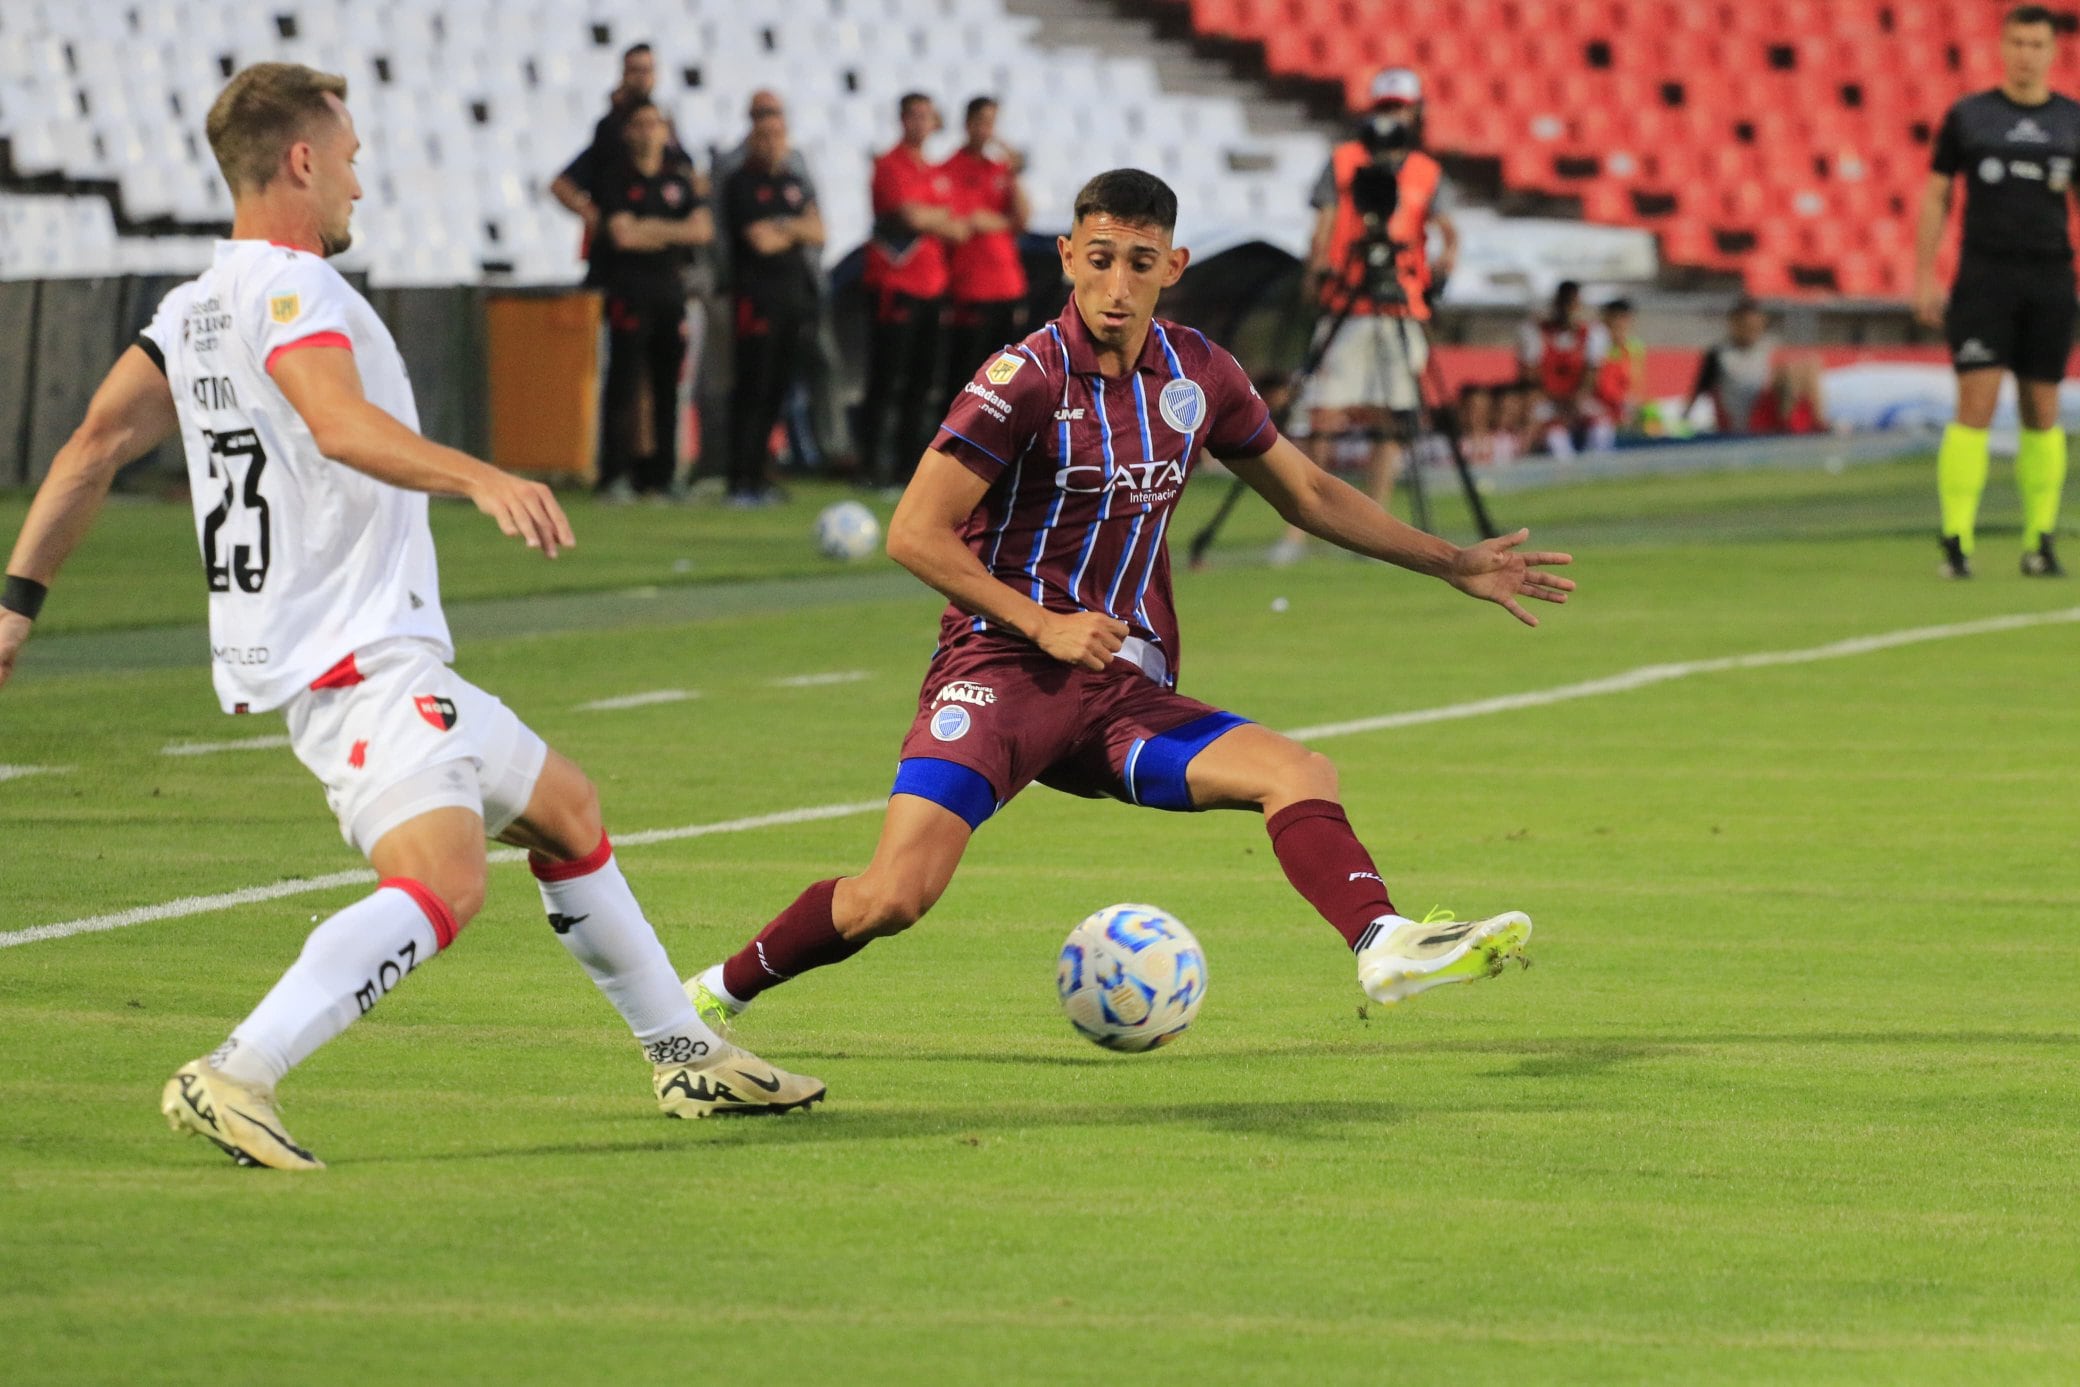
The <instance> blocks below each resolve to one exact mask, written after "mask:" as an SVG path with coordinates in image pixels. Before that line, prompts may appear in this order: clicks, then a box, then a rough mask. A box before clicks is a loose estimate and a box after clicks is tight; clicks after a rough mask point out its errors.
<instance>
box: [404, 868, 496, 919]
mask: <svg viewBox="0 0 2080 1387" xmlns="http://www.w3.org/2000/svg"><path fill="white" fill-rule="evenodd" d="M419 884H420V885H422V886H424V887H425V888H426V889H427V890H429V891H431V892H433V894H434V895H436V896H438V897H439V898H440V901H441V904H443V905H445V906H447V907H448V911H449V913H450V914H452V915H453V916H454V917H455V923H456V924H457V925H458V926H461V925H466V924H468V923H469V922H470V921H471V920H473V919H475V918H476V916H477V912H478V911H480V910H482V909H483V908H484V868H483V867H482V866H481V865H480V866H477V867H475V868H474V869H472V868H471V867H469V866H465V865H457V866H452V867H443V868H440V869H438V870H435V871H430V872H424V873H422V874H421V875H420V878H419Z"/></svg>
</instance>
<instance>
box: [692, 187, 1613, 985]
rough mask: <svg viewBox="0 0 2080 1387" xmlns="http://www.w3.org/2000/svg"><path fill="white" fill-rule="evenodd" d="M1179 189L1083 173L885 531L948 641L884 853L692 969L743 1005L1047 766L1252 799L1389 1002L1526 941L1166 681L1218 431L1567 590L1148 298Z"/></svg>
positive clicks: (1243, 802)
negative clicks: (1178, 545)
mask: <svg viewBox="0 0 2080 1387" xmlns="http://www.w3.org/2000/svg"><path fill="white" fill-rule="evenodd" d="M1176 224H1177V197H1176V195H1175V194H1174V193H1172V192H1171V190H1170V188H1169V187H1168V186H1167V185H1166V184H1165V183H1164V182H1163V181H1162V180H1161V179H1159V178H1156V177H1155V176H1153V175H1151V174H1147V173H1143V172H1141V171H1140V170H1138V169H1115V170H1113V171H1112V172H1110V173H1103V174H1100V175H1098V176H1097V177H1096V178H1094V179H1092V180H1091V181H1090V182H1089V183H1088V184H1086V185H1085V186H1084V188H1083V190H1082V191H1081V192H1080V193H1079V194H1078V195H1077V198H1076V208H1075V219H1074V222H1073V226H1072V230H1071V234H1070V235H1068V236H1065V237H1062V238H1061V239H1060V242H1059V246H1060V250H1061V256H1062V269H1063V271H1064V273H1065V274H1066V275H1067V276H1068V277H1069V279H1070V281H1071V282H1072V286H1073V287H1072V292H1071V294H1070V299H1069V305H1068V307H1067V308H1066V309H1065V310H1064V311H1063V313H1062V315H1061V317H1060V318H1058V319H1056V320H1055V321H1054V322H1051V323H1049V324H1047V325H1046V326H1045V327H1043V328H1041V329H1040V330H1039V331H1038V332H1035V333H1033V334H1031V335H1030V336H1028V337H1027V338H1026V339H1025V340H1024V341H1023V342H1020V343H1018V344H1016V345H1014V346H1011V347H1007V348H1006V349H1005V350H1004V351H1002V352H1001V353H999V354H998V355H996V356H994V357H992V358H990V360H989V361H988V362H986V363H985V364H984V365H983V366H982V368H981V369H980V370H979V371H978V372H977V373H976V375H975V378H974V379H973V380H971V381H970V382H969V383H968V384H967V385H966V386H965V387H964V389H963V392H962V394H961V396H960V398H959V399H958V400H957V401H956V402H955V404H954V406H953V409H952V411H951V412H950V413H949V414H948V415H947V418H946V422H945V424H944V425H943V426H942V427H941V428H940V430H939V433H938V435H937V437H936V438H935V439H934V440H933V443H932V446H931V447H930V448H929V449H927V450H926V451H925V454H924V458H923V460H922V461H921V462H920V463H919V464H918V468H917V474H916V477H915V479H914V480H913V481H912V482H911V483H910V486H909V488H908V489H907V490H906V491H905V492H904V493H903V499H902V502H901V504H900V505H898V506H897V508H896V513H895V518H894V519H893V520H892V521H891V522H890V525H889V533H888V552H889V554H890V556H891V557H893V558H894V559H895V560H896V561H897V562H898V563H900V564H902V565H903V566H904V567H905V568H908V569H909V570H910V571H911V572H912V573H915V574H916V575H917V576H918V577H920V578H922V579H923V580H924V581H925V582H927V583H929V584H931V585H932V586H933V587H934V588H937V589H938V590H939V591H940V592H942V593H944V594H946V596H947V598H948V600H949V601H950V603H951V605H950V606H949V607H948V608H947V609H946V613H945V616H944V617H943V619H942V620H941V622H940V631H939V648H938V650H937V651H936V652H935V653H934V654H933V656H932V661H931V665H930V666H929V668H928V669H927V671H926V674H925V681H924V688H923V690H922V692H921V693H920V694H919V695H918V701H917V717H916V720H915V721H914V722H913V723H912V724H911V727H910V732H909V735H908V736H907V737H905V738H904V741H903V750H902V759H901V761H900V763H899V765H898V768H897V771H896V780H895V788H894V790H893V791H892V793H891V795H890V798H889V804H888V814H887V817H886V818H885V819H884V820H883V821H882V828H881V840H880V843H879V844H878V846H877V847H876V848H875V850H874V859H873V861H872V862H871V863H870V864H869V865H868V867H867V869H866V870H865V871H864V872H862V873H860V874H859V875H858V876H852V877H845V878H841V879H837V880H832V881H822V882H818V883H817V884H816V885H814V886H811V887H810V888H809V889H808V890H806V891H804V892H803V893H802V894H801V896H800V897H799V898H798V899H797V900H796V901H795V902H794V904H792V905H790V906H789V907H788V908H787V909H786V910H784V911H782V912H781V913H780V915H779V916H778V917H777V918H776V919H775V920H773V922H772V923H771V924H769V925H767V926H766V927H765V928H764V929H763V930H761V931H760V932H759V934H758V936H757V937H756V938H754V939H752V940H751V941H750V942H749V943H748V944H746V945H745V946H744V948H743V949H742V950H740V951H739V952H738V953H736V954H735V955H733V956H732V957H730V958H729V959H728V960H726V961H725V962H723V963H720V964H717V965H716V966H715V967H713V968H710V969H709V970H708V971H707V972H705V973H703V974H701V975H700V976H699V977H698V978H695V979H693V980H691V981H689V982H688V984H687V987H688V991H689V992H691V993H692V994H693V996H694V1000H695V1002H696V1003H697V1004H699V1005H700V1007H701V1009H702V1011H703V1014H704V1015H705V1016H708V1017H710V1018H712V1020H711V1024H713V1023H714V1022H716V1021H727V1020H728V1018H729V1017H730V1016H732V1015H734V1014H735V1013H737V1012H739V1011H741V1010H742V1009H743V1008H744V1007H745V1006H746V1005H748V1004H749V1003H750V1002H751V1000H752V999H753V998H754V997H756V996H758V995H759V994H760V993H761V992H764V991H765V990H766V989H767V988H769V987H772V986H774V985H775V984H778V983H782V982H785V981H787V980H788V979H789V978H791V977H794V976H796V975H798V974H800V973H803V972H805V971H807V970H808V969H811V968H817V967H821V966H823V965H825V964H830V963H836V962H838V961H840V960H841V959H846V958H850V957H851V956H852V955H854V954H856V953H858V952H859V951H860V950H861V949H863V948H865V947H866V946H867V944H868V943H869V942H870V941H871V940H873V939H875V938H877V937H879V936H881V935H888V934H894V933H896V932H898V931H900V930H904V929H907V928H909V927H910V926H911V925H912V924H915V923H916V922H917V920H918V919H919V918H920V917H922V916H923V915H924V913H925V912H926V911H927V910H929V909H931V907H932V905H933V903H934V902H936V901H937V900H938V899H939V896H940V894H941V893H942V892H943V891H945V889H946V885H947V883H948V881H950V880H951V879H952V877H953V872H954V868H955V867H956V866H957V865H959V863H960V860H961V855H962V853H964V852H965V851H966V850H967V846H968V839H969V837H970V836H971V835H972V834H973V833H974V832H975V830H976V829H977V828H979V827H981V826H982V823H983V822H984V820H986V819H988V818H989V816H990V815H991V814H993V813H995V812H996V810H997V809H998V808H999V807H1000V806H1002V805H1003V804H1004V803H1005V802H1006V801H1008V800H1009V799H1010V798H1011V797H1012V796H1013V795H1016V794H1017V793H1018V792H1019V791H1020V790H1022V789H1024V788H1025V787H1026V786H1027V785H1029V784H1031V783H1032V782H1033V781H1035V780H1038V781H1039V782H1040V783H1041V784H1043V785H1047V786H1050V787H1052V788H1054V789H1057V790H1063V791H1066V792H1068V793H1070V794H1076V795H1083V796H1086V797H1091V798H1096V797H1099V796H1110V797H1112V798H1114V799H1121V800H1125V801H1127V802H1128V803H1130V804H1141V805H1148V806H1150V807H1152V808H1157V809H1172V810H1198V809H1247V810H1255V811H1258V812H1260V813H1262V814H1263V815H1264V817H1265V827H1266V829H1267V831H1268V832H1269V833H1270V836H1271V843H1272V848H1273V851H1274V852H1275V853H1276V855H1277V857H1278V861H1279V865H1280V866H1281V867H1282V868H1284V869H1285V873H1286V876H1287V878H1288V879H1289V880H1290V881H1291V882H1292V883H1293V886H1294V888H1295V889H1296V890H1298V891H1299V892H1300V894H1301V895H1302V896H1304V897H1306V898H1307V900H1308V902H1309V903H1310V904H1312V905H1313V906H1314V907H1315V909H1316V910H1318V911H1320V912H1321V914H1322V916H1323V917H1324V918H1325V919H1327V920H1328V922H1329V923H1330V924H1331V925H1333V926H1335V928H1336V930H1337V931H1338V933H1340V934H1341V935H1342V936H1343V938H1344V940H1345V942H1346V943H1348V944H1349V945H1350V948H1351V950H1352V952H1353V953H1354V954H1356V955H1357V963H1358V980H1359V983H1360V985H1361V986H1362V987H1363V988H1364V990H1365V992H1366V994H1367V995H1368V996H1370V997H1371V998H1373V999H1374V1000H1375V1001H1378V1002H1382V1003H1394V1002H1398V1001H1401V1000H1403V999H1404V998H1407V997H1412V996H1414V995H1415V994H1417V993H1418V992H1422V991H1425V990H1426V989H1428V988H1431V987H1435V986H1438V985H1440V984H1444V983H1454V982H1464V981H1468V980H1470V979H1474V978H1481V977H1489V976H1493V975H1494V974H1496V973H1499V972H1500V971H1501V970H1502V966H1503V964H1504V962H1505V961H1506V960H1508V959H1510V958H1520V957H1521V956H1522V953H1523V948H1524V944H1525V941H1526V940H1527V939H1528V938H1529V937H1530V934H1531V921H1530V919H1529V917H1527V916H1525V915H1523V914H1522V913H1520V912H1516V911H1511V912H1508V913H1506V914H1502V915H1496V916H1493V917H1491V918H1489V919H1485V920H1478V921H1471V922H1467V921H1442V922H1435V923H1431V922H1418V921H1414V920H1409V919H1407V918H1406V917H1404V916H1402V915H1400V914H1398V913H1397V912H1396V911H1395V909H1394V906H1393V904H1392V902H1391V901H1390V900H1389V899H1388V896H1387V889H1386V886H1385V885H1384V884H1383V883H1382V881H1381V880H1380V876H1379V871H1378V869H1377V868H1376V867H1374V865H1373V862H1372V858H1371V855H1370V854H1368V853H1367V852H1366V850H1365V848H1364V846H1363V845H1362V844H1360V843H1359V841H1358V839H1357V836H1356V835H1355V834H1354V833H1353V832H1352V831H1351V826H1350V823H1349V821H1348V820H1347V819H1346V818H1345V817H1344V812H1343V809H1342V806H1341V805H1340V804H1339V803H1338V800H1337V786H1336V768H1335V766H1334V765H1332V764H1331V763H1330V761H1329V758H1328V757H1326V756H1323V755H1322V754H1320V753H1319V752H1314V751H1309V750H1308V749H1307V748H1306V747H1304V746H1302V745H1300V744H1299V743H1298V742H1295V741H1293V740H1292V739H1290V738H1288V737H1282V736H1280V735H1279V734H1278V733H1276V732H1273V731H1271V730H1270V729H1268V728H1265V727H1260V726H1258V725H1257V724H1255V723H1253V722H1250V721H1248V720H1246V719H1244V718H1241V717H1238V716H1236V715H1235V714H1233V713H1228V712H1223V711H1221V710H1219V709H1217V708H1213V707H1211V706H1209V705H1207V704H1204V703H1200V702H1198V701H1197V700H1195V699H1191V698H1187V697H1185V696H1184V695H1183V694H1180V693H1178V692H1177V688H1176V686H1177V668H1178V655H1179V646H1178V631H1177V617H1176V611H1175V608H1174V607H1173V605H1172V603H1171V596H1170V562H1169V555H1168V552H1167V550H1166V549H1165V546H1164V538H1165V533H1166V531H1167V529H1168V526H1169V522H1170V517H1171V515H1172V513H1173V511H1174V509H1175V506H1176V504H1177V498H1178V495H1179V493H1180V492H1182V491H1183V489H1184V484H1185V479H1186V477H1187V476H1188V475H1189V473H1190V471H1191V468H1192V465H1193V464H1194V463H1195V462H1196V461H1197V460H1198V458H1199V457H1200V455H1201V454H1202V453H1204V452H1208V451H1210V452H1212V453H1214V454H1215V455H1217V456H1218V457H1220V458H1221V459H1222V460H1223V461H1224V462H1226V463H1227V464H1228V466H1229V467H1230V468H1231V469H1233V470H1234V472H1235V473H1236V475H1237V476H1240V477H1242V478H1243V479H1244V480H1245V481H1247V482H1248V483H1249V484H1250V485H1251V486H1252V487H1254V488H1255V489H1256V490H1257V491H1258V492H1259V493H1260V494H1262V495H1263V496H1264V498H1265V499H1266V500H1268V501H1270V502H1271V504H1272V505H1273V506H1274V507H1275V508H1276V509H1277V510H1278V512H1279V514H1280V515H1282V516H1284V517H1285V518H1286V519H1287V520H1288V521H1290V522H1291V523H1293V524H1296V525H1299V526H1300V527H1301V528H1303V529H1305V530H1306V531H1307V532H1308V533H1310V534H1313V535H1318V536H1320V537H1321V538H1323V539H1326V540H1328V541H1330V542H1331V543H1333V544H1337V545H1339V546H1341V547H1343V548H1345V549H1349V550H1351V551H1352V552H1354V553H1358V554H1363V555H1366V556H1368V557H1371V558H1375V559H1381V560H1384V561H1386V562H1388V563H1393V564H1398V565H1400V566H1401V567H1403V568H1408V569H1412V570H1414V571H1415V572H1418V573H1426V574H1429V575H1431V576H1432V577H1436V578H1441V579H1443V580H1444V581H1445V582H1448V583H1450V584H1451V585H1452V586H1453V587H1456V588H1458V589H1459V590H1460V591H1461V592H1464V593H1466V594H1468V595H1469V596H1472V597H1479V598H1482V599H1485V600H1487V601H1490V602H1494V603H1497V604H1498V605H1500V606H1501V607H1503V608H1504V609H1505V610H1506V611H1508V612H1509V613H1510V614H1511V615H1513V616H1515V617H1516V618H1517V619H1518V620H1520V621H1522V622H1524V623H1525V624H1526V625H1529V626H1536V625H1537V624H1538V621H1537V618H1535V617H1533V616H1532V615H1531V614H1530V613H1529V612H1527V611H1525V610H1524V608H1523V606H1522V605H1520V603H1519V599H1520V598H1536V599H1538V600H1540V601H1546V602H1564V601H1566V600H1567V594H1568V593H1569V592H1571V591H1572V590H1573V589H1574V584H1573V583H1572V582H1571V581H1569V580H1568V579H1566V578H1563V577H1560V576H1558V575H1557V574H1553V573H1550V572H1548V571H1546V570H1547V569H1548V568H1550V567H1553V566H1557V565H1561V564H1566V563H1570V562H1572V559H1571V558H1570V557H1569V556H1568V555H1566V554H1553V553H1525V552H1523V551H1521V550H1520V549H1519V548H1518V546H1519V545H1520V544H1522V543H1523V542H1524V540H1525V539H1526V538H1527V537H1528V532H1526V531H1521V530H1520V531H1518V532H1517V533H1516V534H1513V535H1506V536H1503V537H1502V538H1500V539H1491V540H1487V541H1485V542H1484V543H1481V544H1477V545H1474V546H1472V547H1471V548H1466V549H1461V548H1459V547H1457V546H1455V545H1453V544H1451V543H1449V542H1448V541H1446V540H1443V539H1439V538H1437V537H1436V536H1434V535H1429V534H1425V533H1423V532H1422V531H1420V530H1415V529H1412V528H1410V527H1409V526H1407V525H1404V524H1402V523H1401V522H1400V521H1398V520H1396V519H1394V518H1393V516H1391V515H1389V514H1388V513H1387V512H1386V511H1384V510H1382V509H1381V508H1380V507H1379V505H1378V504H1376V503H1375V502H1374V501H1372V500H1371V499H1370V498H1369V497H1367V496H1366V495H1364V493H1362V492H1360V491H1358V490H1357V489H1356V488H1354V487H1352V486H1350V485H1349V484H1347V483H1345V482H1342V481H1339V480H1337V479H1336V478H1334V477H1332V476H1330V475H1329V474H1328V473H1326V472H1324V471H1322V470H1321V469H1320V468H1318V467H1316V466H1315V464H1314V463H1312V462H1310V461H1309V460H1308V458H1307V457H1306V455H1305V454H1303V453H1302V452H1301V451H1300V450H1299V449H1298V448H1296V447H1295V446H1294V445H1293V444H1292V443H1290V442H1288V441H1287V440H1286V439H1285V438H1283V437H1281V436H1280V434H1279V432H1278V430H1277V429H1276V428H1274V427H1273V426H1272V423H1271V417H1270V414H1269V412H1268V411H1267V410H1266V409H1265V407H1264V402H1263V401H1262V400H1260V399H1259V398H1257V394H1256V392H1255V391H1254V390H1253V389H1251V387H1250V383H1249V379H1248V377H1247V376H1245V375H1244V374H1243V372H1242V368H1241V367H1240V366H1239V365H1237V364H1236V361H1235V358H1233V357H1232V356H1230V355H1229V354H1228V353H1227V352H1226V351H1224V350H1222V349H1221V348H1219V347H1216V346H1215V345H1213V343H1211V342H1209V341H1208V340H1207V339H1206V338H1205V337H1204V336H1203V335H1201V334H1200V333H1198V332H1197V331H1195V330H1193V329H1191V328H1187V327H1180V326H1178V325H1177V324H1175V323H1167V322H1164V321H1162V320H1161V319H1158V318H1156V317H1155V306H1156V299H1157V297H1158V295H1160V294H1161V292H1162V291H1163V290H1164V289H1165V288H1167V287H1169V286H1170V285H1172V284H1175V283H1176V282H1177V279H1178V276H1179V275H1181V274H1183V272H1184V267H1185V262H1186V260H1187V259H1188V252H1187V251H1185V250H1184V249H1183V248H1181V247H1174V246H1172V244H1171V234H1172V231H1173V230H1174V228H1175V227H1176Z"/></svg>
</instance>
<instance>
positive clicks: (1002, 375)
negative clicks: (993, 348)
mask: <svg viewBox="0 0 2080 1387" xmlns="http://www.w3.org/2000/svg"><path fill="white" fill-rule="evenodd" d="M1025 364H1026V359H1025V358H1024V357H1022V356H1013V355H1012V354H1011V353H1010V352H1005V353H1003V354H1002V355H1000V356H999V357H998V358H997V359H996V360H995V361H992V362H991V363H990V364H989V369H988V370H986V371H984V372H983V373H982V374H983V375H984V376H986V377H988V378H989V383H990V384H991V385H1009V384H1011V378H1012V377H1013V376H1015V375H1017V374H1018V373H1019V370H1020V368H1022V367H1023V366H1024V365H1025Z"/></svg>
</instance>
